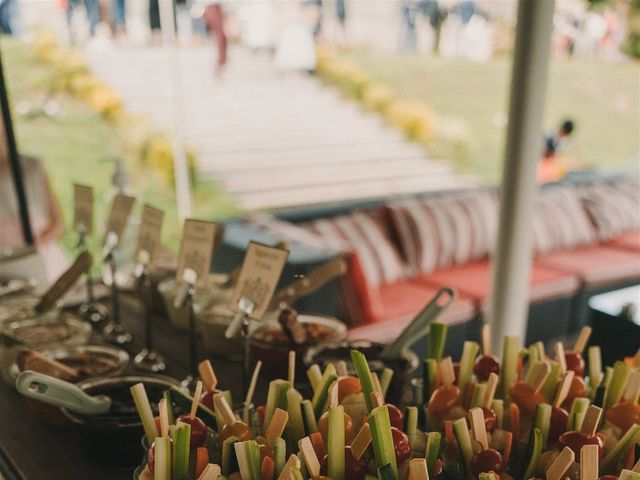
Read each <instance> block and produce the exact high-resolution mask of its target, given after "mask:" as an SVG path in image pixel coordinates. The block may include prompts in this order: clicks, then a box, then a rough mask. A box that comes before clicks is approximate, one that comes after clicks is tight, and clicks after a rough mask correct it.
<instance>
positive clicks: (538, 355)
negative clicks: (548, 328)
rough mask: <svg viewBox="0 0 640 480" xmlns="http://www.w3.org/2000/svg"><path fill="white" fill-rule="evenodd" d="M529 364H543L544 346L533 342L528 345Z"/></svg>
mask: <svg viewBox="0 0 640 480" xmlns="http://www.w3.org/2000/svg"><path fill="white" fill-rule="evenodd" d="M528 351H529V364H532V363H535V362H544V344H543V343H542V342H535V343H532V344H531V345H529V348H528Z"/></svg>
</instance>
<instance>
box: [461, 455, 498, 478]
mask: <svg viewBox="0 0 640 480" xmlns="http://www.w3.org/2000/svg"><path fill="white" fill-rule="evenodd" d="M469 466H470V467H471V474H472V475H473V476H474V477H475V478H478V477H479V476H480V474H481V473H488V472H495V473H497V474H498V475H500V474H501V473H502V472H504V462H503V461H502V455H501V454H500V452H498V451H497V450H494V449H493V448H488V449H487V450H483V451H481V452H478V453H476V454H475V455H474V456H473V457H471V463H470V465H469Z"/></svg>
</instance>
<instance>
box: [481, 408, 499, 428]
mask: <svg viewBox="0 0 640 480" xmlns="http://www.w3.org/2000/svg"><path fill="white" fill-rule="evenodd" d="M482 415H483V416H484V426H485V428H486V429H487V432H493V431H494V430H495V429H496V427H497V426H498V416H497V415H496V412H494V411H493V410H491V409H490V408H487V407H482Z"/></svg>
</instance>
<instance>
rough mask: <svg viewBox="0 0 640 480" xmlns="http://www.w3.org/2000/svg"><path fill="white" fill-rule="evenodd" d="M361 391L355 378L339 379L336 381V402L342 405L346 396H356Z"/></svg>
mask: <svg viewBox="0 0 640 480" xmlns="http://www.w3.org/2000/svg"><path fill="white" fill-rule="evenodd" d="M361 391H362V387H361V386H360V380H358V379H357V378H356V377H341V378H339V379H338V402H339V403H342V401H343V400H344V398H345V397H346V396H347V395H357V394H358V393H360V392H361Z"/></svg>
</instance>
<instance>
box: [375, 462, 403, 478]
mask: <svg viewBox="0 0 640 480" xmlns="http://www.w3.org/2000/svg"><path fill="white" fill-rule="evenodd" d="M378 478H379V479H380V480H397V478H398V475H397V474H396V473H395V472H394V471H393V465H391V464H390V463H387V464H386V465H385V466H384V467H380V468H378Z"/></svg>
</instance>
